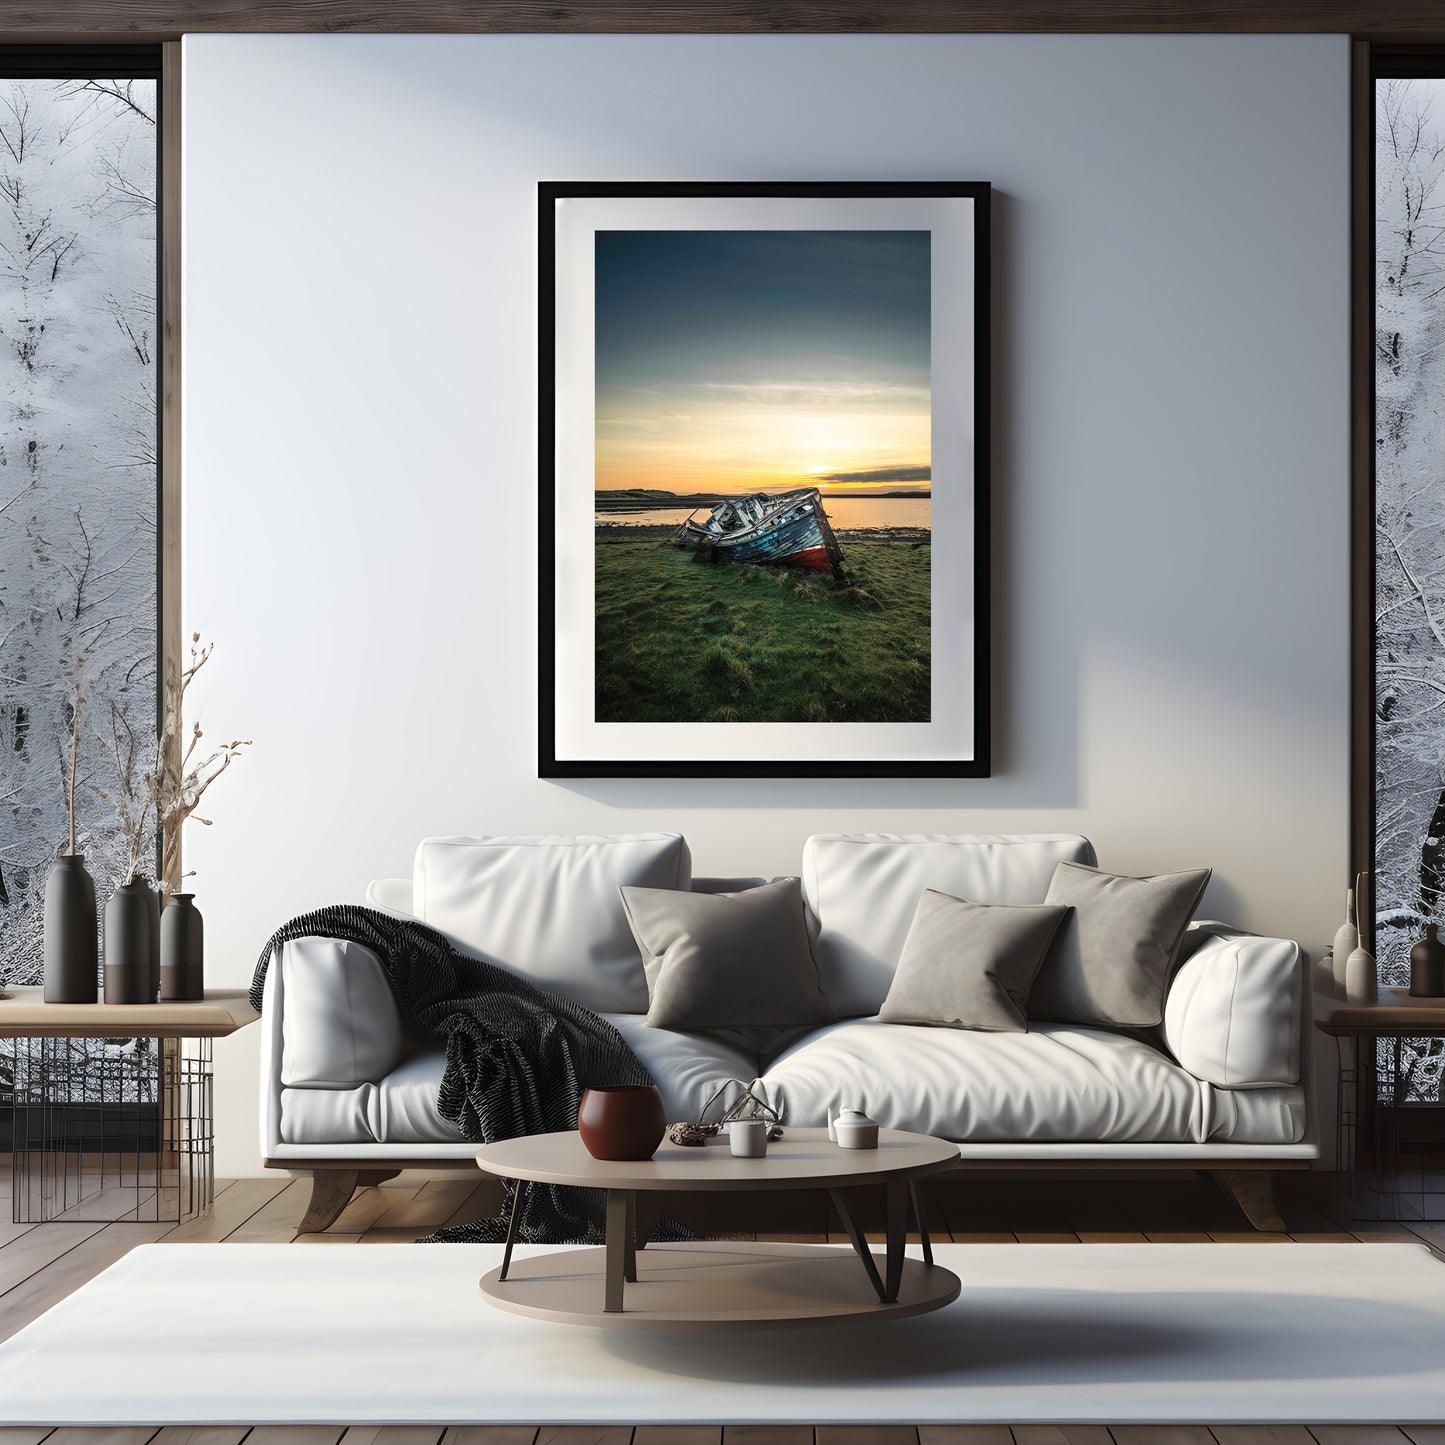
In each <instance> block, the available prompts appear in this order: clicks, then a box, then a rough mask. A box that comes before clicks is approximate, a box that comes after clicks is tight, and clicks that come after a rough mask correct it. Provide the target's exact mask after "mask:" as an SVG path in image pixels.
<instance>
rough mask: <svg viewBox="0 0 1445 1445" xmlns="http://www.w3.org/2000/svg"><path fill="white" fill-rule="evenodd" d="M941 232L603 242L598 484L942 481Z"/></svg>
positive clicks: (864, 488)
mask: <svg viewBox="0 0 1445 1445" xmlns="http://www.w3.org/2000/svg"><path fill="white" fill-rule="evenodd" d="M929 242H930V237H929V233H928V232H927V231H622V232H599V233H598V235H597V303H596V305H597V409H596V426H597V486H598V488H599V489H602V490H611V489H614V488H617V487H651V488H659V489H661V490H665V491H671V492H704V491H718V492H752V491H779V490H783V489H785V488H788V487H798V486H820V487H823V488H824V489H826V490H831V491H852V492H859V493H863V494H866V493H869V492H875V491H901V490H914V489H916V490H918V491H920V492H924V491H927V490H928V486H929V481H928V478H929V462H930V435H929V432H930V427H929Z"/></svg>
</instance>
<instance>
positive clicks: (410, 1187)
mask: <svg viewBox="0 0 1445 1445" xmlns="http://www.w3.org/2000/svg"><path fill="white" fill-rule="evenodd" d="M0 1162H3V1160H0ZM9 1185H10V1181H9V1170H8V1168H6V1169H3V1170H0V1340H3V1339H5V1338H8V1337H9V1336H10V1335H12V1334H13V1333H14V1332H15V1331H16V1330H18V1329H20V1328H22V1327H23V1326H24V1325H26V1324H27V1323H29V1321H30V1320H32V1319H34V1318H35V1317H36V1316H37V1315H39V1314H41V1313H43V1312H44V1311H45V1310H47V1309H49V1308H50V1307H51V1305H53V1304H55V1303H56V1302H57V1301H58V1300H61V1299H63V1298H64V1297H65V1296H66V1295H68V1294H70V1293H71V1292H72V1291H73V1290H76V1289H78V1288H79V1287H80V1286H81V1285H82V1284H84V1283H85V1282H86V1281H87V1280H89V1279H90V1278H92V1277H93V1276H94V1275H96V1274H98V1273H99V1272H100V1271H101V1270H102V1269H104V1268H106V1267H107V1266H108V1265H110V1264H112V1263H114V1262H115V1261H116V1260H117V1259H119V1258H121V1256H122V1255H124V1254H125V1253H127V1252H128V1251H129V1250H131V1249H133V1248H134V1247H135V1246H136V1245H138V1244H147V1243H151V1242H160V1243H162V1244H175V1245H185V1244H189V1243H251V1244H258V1243H262V1244H273V1243H274V1244H284V1243H291V1242H294V1243H295V1244H296V1245H297V1246H299V1247H306V1246H312V1245H322V1244H328V1245H329V1244H389V1243H398V1242H409V1241H412V1240H415V1239H419V1238H421V1237H422V1236H423V1235H425V1234H429V1233H430V1232H431V1231H432V1230H434V1229H436V1228H438V1227H439V1226H441V1225H443V1224H460V1223H465V1222H467V1221H468V1220H471V1219H482V1218H487V1217H490V1216H491V1215H493V1214H495V1213H496V1211H497V1208H498V1205H499V1198H500V1196H499V1193H498V1191H497V1188H496V1185H495V1184H494V1183H490V1182H487V1181H478V1180H471V1179H468V1178H467V1177H466V1176H465V1175H446V1176H443V1177H440V1178H438V1179H435V1180H430V1179H426V1178H424V1177H420V1176H412V1175H405V1174H404V1175H402V1176H400V1177H399V1178H397V1179H395V1180H392V1181H389V1182H388V1183H386V1184H383V1185H381V1186H380V1187H379V1188H372V1189H364V1190H361V1191H359V1192H358V1194H357V1195H356V1197H355V1198H354V1199H353V1200H352V1202H351V1204H350V1205H349V1206H348V1208H347V1209H346V1211H345V1212H344V1213H343V1214H342V1215H341V1217H340V1218H339V1219H338V1220H337V1222H336V1223H335V1225H333V1226H332V1228H331V1229H329V1230H327V1231H326V1232H325V1233H324V1234H320V1235H303V1236H302V1237H301V1238H300V1239H295V1238H294V1236H295V1231H296V1226H297V1224H298V1223H299V1222H300V1219H301V1216H302V1214H303V1213H304V1212H305V1209H306V1202H307V1198H308V1196H309V1192H310V1185H309V1182H308V1181H306V1180H288V1179H287V1178H286V1177H285V1176H271V1177H268V1178H264V1179H239V1180H231V1181H222V1182H221V1183H219V1184H218V1185H217V1192H216V1200H215V1205H214V1207H213V1209H212V1210H211V1212H210V1213H209V1214H208V1215H206V1216H204V1217H202V1218H200V1219H195V1220H191V1221H189V1222H188V1223H186V1224H182V1225H180V1226H174V1225H166V1224H153V1223H151V1224H136V1223H129V1222H125V1221H117V1222H114V1223H110V1224H86V1223H58V1224H34V1225H26V1224H11V1223H10V1222H9V1219H10V1212H11V1210H10V1196H9ZM1318 1192H1319V1181H1318V1180H1310V1179H1308V1178H1302V1179H1300V1180H1292V1181H1286V1185H1285V1192H1284V1193H1283V1195H1282V1209H1283V1212H1284V1215H1285V1218H1286V1220H1287V1221H1288V1223H1289V1225H1290V1229H1289V1232H1288V1233H1287V1234H1281V1235H1260V1234H1258V1233H1256V1232H1255V1231H1254V1230H1252V1229H1251V1228H1250V1227H1249V1225H1248V1223H1247V1222H1246V1221H1245V1220H1244V1219H1243V1217H1242V1216H1241V1215H1240V1213H1239V1211H1238V1209H1237V1208H1236V1207H1235V1206H1234V1205H1233V1204H1232V1203H1231V1202H1230V1201H1229V1200H1228V1199H1226V1198H1225V1196H1224V1195H1223V1194H1222V1193H1220V1192H1219V1190H1218V1189H1217V1188H1216V1187H1215V1186H1214V1185H1213V1184H1211V1183H1209V1182H1208V1181H1206V1180H1203V1179H1200V1178H1198V1177H1197V1176H1195V1175H1192V1174H1183V1173H1182V1172H1181V1173H1180V1174H1178V1175H1172V1176H1158V1175H1155V1176H1147V1177H1142V1178H1118V1177H1108V1178H1102V1179H1100V1178H1091V1177H1073V1176H1058V1175H1050V1176H1045V1177H1042V1178H1040V1179H1023V1178H1005V1179H994V1178H988V1179H979V1180H968V1181H964V1182H961V1183H957V1184H954V1183H950V1184H947V1185H943V1186H938V1187H936V1188H935V1190H934V1191H933V1199H932V1202H931V1204H930V1213H931V1219H930V1224H931V1227H932V1229H933V1232H934V1235H935V1237H936V1238H938V1239H940V1240H944V1239H947V1240H952V1241H954V1242H956V1243H960V1244H972V1243H1025V1244H1027V1243H1043V1244H1049V1243H1069V1244H1077V1243H1083V1244H1091V1243H1150V1242H1155V1243H1170V1242H1187V1243H1210V1242H1233V1241H1263V1240H1277V1241H1281V1242H1292V1243H1310V1242H1317V1243H1318V1242H1329V1243H1336V1242H1352V1241H1358V1242H1378V1241H1381V1240H1385V1241H1390V1240H1398V1241H1405V1242H1412V1243H1424V1244H1426V1245H1428V1246H1429V1247H1430V1248H1431V1249H1432V1250H1434V1251H1435V1253H1436V1254H1437V1255H1439V1256H1440V1257H1441V1258H1442V1259H1445V1227H1442V1226H1441V1225H1438V1224H1424V1223H1421V1224H1416V1225H1415V1226H1413V1227H1412V1226H1410V1225H1408V1224H1404V1223H1380V1222H1371V1221H1360V1220H1353V1219H1350V1218H1348V1217H1347V1216H1345V1215H1344V1214H1343V1212H1342V1211H1340V1210H1339V1209H1338V1208H1336V1209H1334V1210H1332V1209H1331V1208H1330V1207H1329V1206H1328V1205H1327V1204H1325V1203H1324V1202H1323V1201H1322V1200H1321V1199H1319V1198H1318V1197H1316V1195H1317V1194H1318ZM724 1207H726V1208H729V1209H731V1208H732V1206H726V1205H725V1206H724ZM794 1209H795V1212H794V1213H793V1214H791V1215H790V1216H789V1217H788V1218H786V1219H784V1220H782V1221H781V1223H780V1225H778V1224H776V1223H775V1225H774V1227H770V1228H768V1229H767V1230H766V1231H761V1230H759V1229H757V1228H756V1223H755V1221H749V1220H747V1219H746V1218H740V1217H738V1216H737V1215H736V1214H735V1213H731V1212H729V1213H723V1214H719V1215H717V1216H715V1217H712V1218H709V1219H690V1220H689V1221H688V1222H689V1223H692V1224H693V1225H694V1227H697V1228H700V1229H706V1230H707V1231H708V1232H711V1233H716V1234H726V1235H727V1236H728V1237H729V1238H744V1239H747V1238H778V1239H787V1240H791V1241H816V1242H819V1243H822V1242H825V1241H826V1242H830V1243H840V1244H841V1243H846V1236H845V1235H844V1234H843V1233H842V1229H841V1226H840V1224H839V1221H838V1220H837V1219H836V1217H833V1216H832V1215H831V1214H830V1211H829V1209H828V1206H827V1202H826V1197H825V1196H821V1195H820V1196H795V1197H794ZM865 1222H866V1221H865ZM871 1232H872V1231H870V1233H871ZM0 1418H3V1402H0ZM42 1441H44V1442H45V1445H243V1442H244V1445H1445V1426H1441V1425H1431V1426H1418V1425H1404V1426H1395V1425H1388V1426H1340V1425H1308V1424H1303V1423H1302V1424H1299V1425H1287V1426H1280V1425H1273V1426H1258V1427H1251V1426H1240V1425H1229V1426H1212V1427H1211V1426H1208V1425H1204V1424H1201V1425H1197V1426H1179V1425H1168V1426H1148V1425H1118V1426H1110V1427H1107V1428H1106V1427H1104V1426H1072V1427H1059V1426H1052V1425H1047V1426H1046V1425H1023V1424H1020V1425H1015V1426H1013V1427H1012V1429H1010V1428H1009V1427H1007V1426H1002V1425H977V1426H973V1425H922V1426H918V1427H914V1426H911V1425H899V1426H841V1425H819V1426H816V1427H813V1426H799V1425H779V1426H775V1427H766V1426H736V1427H734V1426H728V1427H720V1426H698V1425H687V1426H682V1425H678V1426H662V1425H639V1426H637V1427H636V1428H635V1429H634V1428H632V1427H617V1426H607V1427H600V1426H599V1427H581V1426H578V1427H565V1428H564V1427H558V1426H545V1427H540V1428H534V1427H531V1426H475V1425H469V1426H454V1427H451V1428H449V1429H446V1430H443V1429H441V1428H439V1427H438V1428H433V1427H430V1426H383V1427H374V1426H365V1427H362V1426H355V1425H353V1426H352V1427H350V1428H349V1429H346V1428H343V1427H342V1426H339V1425H338V1426H336V1427H334V1428H333V1427H330V1426H324V1427H323V1426H304V1427H300V1426H298V1427H294V1428H287V1427H279V1426H272V1425H267V1426H256V1427H254V1428H252V1429H250V1430H247V1429H245V1428H243V1427H224V1428H222V1427H206V1428H196V1429H188V1428H181V1427H176V1426H167V1427H165V1428H164V1429H152V1428H149V1427H133V1428H125V1429H79V1428H62V1429H58V1430H54V1431H46V1430H43V1429H28V1428H26V1429H10V1428H5V1427H3V1426H0V1445H41V1442H42Z"/></svg>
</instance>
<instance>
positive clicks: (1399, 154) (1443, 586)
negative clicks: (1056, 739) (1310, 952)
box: [1375, 80, 1445, 1098]
mask: <svg viewBox="0 0 1445 1445" xmlns="http://www.w3.org/2000/svg"><path fill="white" fill-rule="evenodd" d="M1442 99H1445V82H1432V81H1415V80H1390V81H1382V82H1381V83H1380V84H1379V87H1378V91H1377V95H1376V122H1375V123H1376V193H1375V256H1376V277H1375V317H1376V331H1375V397H1376V437H1375V476H1376V483H1375V484H1376V497H1375V566H1376V588H1375V609H1376V646H1375V723H1376V752H1375V767H1376V798H1377V801H1376V842H1375V900H1376V917H1375V923H1376V949H1377V952H1378V955H1379V959H1380V969H1381V978H1382V980H1383V981H1384V982H1386V983H1390V984H1396V985H1401V984H1404V983H1406V982H1408V979H1409V951H1410V946H1411V944H1412V943H1413V942H1414V941H1415V940H1416V939H1417V938H1418V937H1419V936H1420V930H1421V927H1422V925H1423V924H1424V923H1426V922H1431V921H1435V922H1445V131H1442V129H1441V117H1440V116H1439V115H1438V114H1437V101H1438V100H1442ZM1440 1064H1441V1051H1440V1047H1439V1041H1435V1042H1434V1043H1432V1042H1430V1041H1426V1040H1419V1041H1415V1042H1414V1043H1413V1044H1412V1045H1411V1046H1410V1047H1408V1048H1407V1050H1406V1053H1405V1059H1404V1066H1405V1067H1406V1068H1407V1069H1408V1070H1409V1071H1410V1074H1411V1085H1410V1088H1411V1093H1412V1095H1413V1096H1414V1097H1417V1098H1424V1097H1430V1098H1433V1097H1435V1096H1436V1094H1437V1093H1438V1087H1439V1075H1440Z"/></svg>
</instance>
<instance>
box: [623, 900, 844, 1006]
mask: <svg viewBox="0 0 1445 1445" xmlns="http://www.w3.org/2000/svg"><path fill="white" fill-rule="evenodd" d="M621 892H622V906H623V908H625V909H626V910H627V921H628V922H629V923H630V924H631V925H632V936H633V937H634V938H635V939H636V940H637V946H638V948H639V949H640V950H641V952H642V964H643V968H644V969H645V970H646V972H647V994H648V998H649V999H650V1004H649V1006H648V1010H647V1022H648V1023H649V1024H650V1025H651V1026H652V1027H653V1028H657V1029H676V1030H678V1031H680V1032H687V1031H693V1030H703V1031H706V1030H714V1029H739V1028H806V1027H808V1026H809V1025H811V1024H822V1023H829V1022H831V1020H832V1018H833V1010H832V1009H831V1008H830V1007H829V1005H828V1000H827V998H826V997H825V996H824V994H823V990H822V989H821V988H820V987H819V985H818V967H817V965H816V964H815V963H814V962H813V951H812V949H811V947H810V946H809V944H808V925H807V922H806V920H805V919H804V916H803V890H802V885H801V884H800V883H799V882H798V880H797V879H796V878H782V879H779V880H778V881H777V882H775V883H765V884H763V886H762V887H761V888H749V889H747V890H746V891H744V892H741V893H682V892H677V891H675V890H673V889H670V888H631V887H624V888H623V889H622V890H621Z"/></svg>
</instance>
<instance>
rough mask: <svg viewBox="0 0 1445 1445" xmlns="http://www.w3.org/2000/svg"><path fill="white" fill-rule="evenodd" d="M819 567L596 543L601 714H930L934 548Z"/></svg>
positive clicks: (851, 553)
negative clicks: (833, 574) (836, 574)
mask: <svg viewBox="0 0 1445 1445" xmlns="http://www.w3.org/2000/svg"><path fill="white" fill-rule="evenodd" d="M842 540H843V553H844V563H845V566H846V569H847V573H848V582H847V585H845V586H843V587H837V586H835V585H834V583H833V581H832V579H831V578H830V577H829V576H828V575H827V574H826V573H822V572H806V571H800V570H795V569H791V568H779V567H752V566H740V565H737V564H734V563H730V562H722V563H718V564H716V565H709V564H707V563H706V562H701V561H698V560H696V559H695V558H694V556H693V554H692V553H690V552H684V551H682V550H680V549H679V548H676V547H672V546H667V545H660V544H659V543H657V542H655V541H627V542H599V543H598V544H597V548H596V553H597V623H596V647H597V721H598V722H927V721H928V720H929V707H930V692H929V654H930V647H931V643H930V638H929V618H930V608H929V554H930V548H929V546H928V545H927V544H926V543H924V544H914V543H908V542H856V543H850V542H849V541H848V539H847V538H846V537H845V538H843V539H842Z"/></svg>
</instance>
